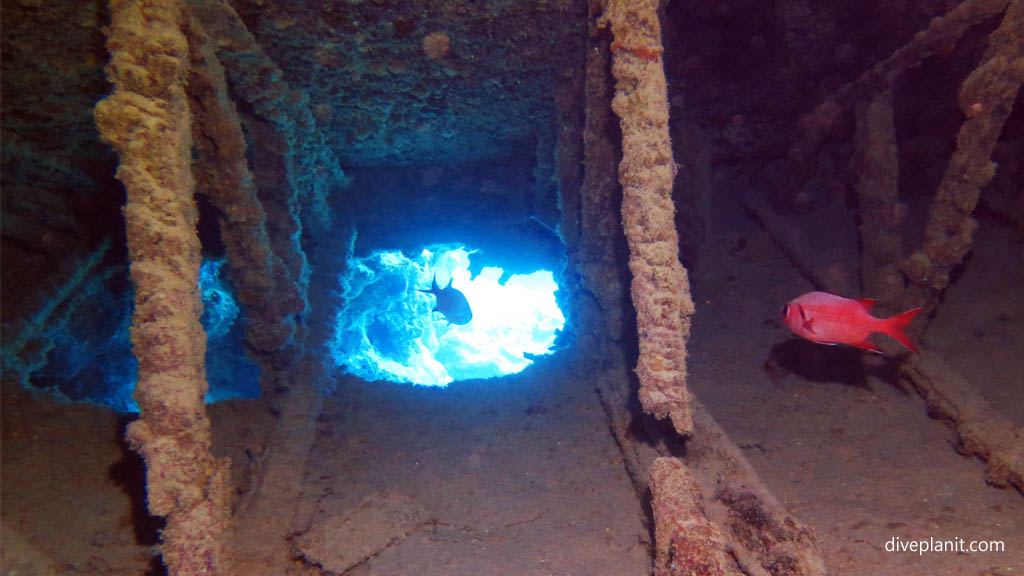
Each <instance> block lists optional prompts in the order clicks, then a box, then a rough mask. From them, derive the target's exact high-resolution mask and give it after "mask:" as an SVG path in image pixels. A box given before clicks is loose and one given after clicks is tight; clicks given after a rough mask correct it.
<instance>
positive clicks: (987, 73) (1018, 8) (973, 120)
mask: <svg viewBox="0 0 1024 576" xmlns="http://www.w3.org/2000/svg"><path fill="white" fill-rule="evenodd" d="M1022 82H1024V0H1013V1H1012V2H1010V5H1009V6H1007V8H1006V13H1005V14H1004V15H1003V21H1002V23H1001V24H1000V25H999V28H998V29H996V30H995V31H994V32H993V33H992V34H991V35H990V36H989V45H988V49H987V50H986V51H985V54H984V55H983V56H982V58H981V63H980V64H978V66H977V67H976V68H975V69H974V71H973V72H971V74H970V75H969V76H968V77H967V79H966V80H964V82H963V84H961V85H960V94H959V98H958V101H959V105H960V110H961V111H963V113H964V114H965V115H966V116H967V119H966V120H964V123H963V124H962V125H961V126H960V132H959V133H958V134H957V136H956V150H955V151H954V152H953V156H952V157H951V158H950V159H949V165H948V166H947V167H946V173H945V174H944V175H943V177H942V181H941V182H940V183H939V189H938V191H937V192H936V193H935V199H934V200H933V201H932V205H931V210H930V212H929V219H928V224H927V226H926V227H925V238H924V246H923V247H922V249H921V250H918V251H917V252H915V253H914V254H912V255H911V256H910V257H909V258H907V260H906V262H905V264H904V268H903V269H904V272H905V273H906V274H907V278H908V280H909V281H910V282H911V283H913V285H914V286H913V287H908V290H907V293H906V294H905V296H904V298H903V300H904V302H903V303H906V302H911V303H914V304H921V303H922V302H923V305H924V308H925V310H924V313H925V314H927V313H929V312H930V311H931V310H934V309H935V307H936V306H938V303H939V298H940V295H941V293H942V291H944V290H945V289H946V287H947V286H948V285H949V274H950V272H951V271H952V270H953V268H954V267H956V266H957V265H958V264H960V262H961V261H962V260H963V258H964V256H966V255H967V252H969V251H970V249H971V243H972V241H973V238H974V230H975V229H976V228H977V227H978V223H977V222H976V221H975V220H974V218H973V217H971V214H972V213H973V212H974V207H975V205H977V203H978V197H979V195H980V194H981V188H982V187H983V186H985V185H986V184H988V183H989V181H990V180H992V177H993V176H995V173H996V165H995V163H994V162H992V160H991V158H992V150H993V148H995V145H996V141H997V140H998V139H999V133H1000V132H1001V131H1002V129H1003V124H1005V123H1006V119H1007V118H1009V116H1010V111H1011V110H1012V109H1013V102H1014V100H1015V99H1016V98H1017V92H1018V91H1019V90H1020V85H1021V83H1022Z"/></svg>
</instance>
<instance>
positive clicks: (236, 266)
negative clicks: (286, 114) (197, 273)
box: [188, 18, 305, 364]
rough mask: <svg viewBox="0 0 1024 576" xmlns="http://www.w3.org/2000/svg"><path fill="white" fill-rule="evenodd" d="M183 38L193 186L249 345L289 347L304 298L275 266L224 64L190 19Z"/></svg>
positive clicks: (266, 349) (268, 349) (265, 349)
mask: <svg viewBox="0 0 1024 576" xmlns="http://www.w3.org/2000/svg"><path fill="white" fill-rule="evenodd" d="M189 40H190V42H189V47H190V51H191V57H192V67H191V76H190V77H189V82H188V93H189V96H190V98H191V108H192V112H193V134H194V136H195V141H196V148H197V150H198V152H199V154H198V159H197V163H196V179H197V183H198V187H199V191H200V192H202V193H204V194H206V195H207V197H209V198H210V201H211V202H212V203H213V205H214V206H215V207H216V208H217V209H218V210H219V213H220V229H221V239H222V240H223V242H224V247H225V250H226V251H227V255H228V259H229V260H230V262H231V266H230V274H231V281H232V283H233V284H234V285H235V288H236V289H237V290H238V295H239V298H240V299H241V300H242V302H243V303H244V304H245V308H246V312H247V313H248V318H249V319H248V326H247V333H246V339H247V341H248V344H249V346H250V347H251V349H252V350H253V351H254V352H256V353H257V354H258V355H260V356H267V355H273V354H275V353H278V352H282V351H283V352H284V353H288V351H287V350H285V348H286V347H287V346H288V345H289V344H291V343H292V338H293V337H294V335H295V331H296V325H297V318H296V316H297V314H299V313H300V312H301V311H302V310H303V309H304V308H305V303H304V302H303V300H302V295H301V294H300V292H299V290H298V288H297V287H296V285H295V284H294V283H292V282H288V281H287V275H286V274H284V273H282V272H283V267H284V264H283V263H282V262H281V259H280V258H279V257H278V256H277V254H275V253H274V252H273V251H272V250H271V249H270V240H269V238H268V235H267V230H266V213H265V212H264V210H263V206H262V205H260V202H259V199H258V198H257V196H256V186H255V184H254V183H253V179H252V174H251V173H250V172H249V166H248V164H247V162H246V160H245V149H246V143H245V135H244V134H243V133H242V127H241V124H240V123H239V120H238V114H237V113H236V111H235V105H234V102H233V101H232V100H231V98H230V96H229V95H228V88H227V82H226V81H225V79H224V69H223V67H221V65H220V62H219V61H218V60H217V57H216V56H215V54H214V47H213V46H212V45H211V43H210V41H209V38H208V37H207V35H206V33H205V31H204V30H203V29H202V27H201V25H200V23H199V22H198V21H197V20H196V19H195V18H193V19H192V20H191V21H190V23H189ZM271 363H272V364H273V363H274V361H273V359H271Z"/></svg>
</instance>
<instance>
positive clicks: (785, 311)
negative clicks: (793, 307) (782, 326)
mask: <svg viewBox="0 0 1024 576" xmlns="http://www.w3.org/2000/svg"><path fill="white" fill-rule="evenodd" d="M788 315H789V304H786V305H785V306H783V307H782V317H783V318H785V317H786V316H788Z"/></svg>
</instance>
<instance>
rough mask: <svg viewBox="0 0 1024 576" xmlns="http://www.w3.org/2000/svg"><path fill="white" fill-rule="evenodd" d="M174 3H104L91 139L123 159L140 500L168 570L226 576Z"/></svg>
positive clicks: (222, 499)
mask: <svg viewBox="0 0 1024 576" xmlns="http://www.w3.org/2000/svg"><path fill="white" fill-rule="evenodd" d="M183 14H184V12H183V8H182V4H181V2H178V1H152V0H151V1H145V0H112V1H111V2H110V15H111V23H110V26H109V28H108V29H107V48H108V50H109V51H110V54H111V60H110V63H109V65H108V66H107V76H108V78H109V79H110V81H111V82H112V83H113V84H114V92H113V94H111V95H110V96H108V97H107V98H105V99H104V100H102V101H100V102H99V103H98V104H97V105H96V109H95V116H96V124H97V126H98V127H99V130H100V134H101V135H102V136H103V138H104V139H105V140H106V141H108V142H110V143H111V144H112V145H113V146H114V148H115V149H116V150H117V152H118V154H119V155H120V159H121V163H120V166H119V168H118V170H117V177H118V179H120V180H121V181H122V182H123V183H124V186H125V189H126V191H127V202H126V205H125V208H124V218H125V227H126V234H127V243H128V255H129V259H130V261H131V279H132V282H133V284H134V286H135V311H134V314H133V317H132V347H133V351H134V354H135V357H136V358H137V359H138V361H139V371H138V374H139V381H138V385H137V388H136V391H135V399H136V401H137V402H138V404H139V409H140V419H139V420H137V421H135V422H133V423H132V424H131V425H130V426H129V427H128V432H127V437H128V440H129V442H130V443H131V445H132V446H133V448H135V449H136V450H138V451H139V452H140V453H141V454H142V455H143V457H144V458H145V460H146V474H147V476H146V478H147V490H148V494H147V500H148V503H149V510H150V512H151V513H152V514H156V515H159V516H165V517H166V518H167V526H166V528H165V529H164V530H163V534H162V536H163V542H162V544H161V552H162V553H163V558H164V562H165V563H166V565H167V567H168V570H169V572H170V573H171V574H174V575H179V574H180V575H190V576H191V575H196V574H225V573H229V569H228V566H227V558H226V550H225V548H224V547H223V544H222V539H221V535H222V533H223V532H224V529H225V527H226V524H227V521H228V519H229V517H230V511H229V492H228V490H229V480H230V478H229V476H230V474H229V470H228V463H227V461H226V460H225V461H218V460H216V459H215V458H214V457H213V455H212V454H211V452H210V443H211V440H210V422H209V420H208V419H207V417H206V407H205V404H204V400H203V397H204V395H205V394H206V389H207V385H206V374H205V366H204V357H205V353H206V334H205V333H204V332H203V327H202V325H201V324H200V322H199V317H200V314H201V312H202V302H201V300H200V296H199V265H200V259H201V255H200V246H199V238H198V237H197V235H196V222H197V219H198V213H197V210H196V206H195V201H194V199H193V197H192V188H193V180H192V173H191V161H192V134H191V130H190V122H191V120H190V115H189V109H188V100H187V98H186V96H185V82H186V79H187V77H188V71H189V56H188V41H187V40H186V38H185V35H184V34H183V33H182V26H183V25H184V17H183Z"/></svg>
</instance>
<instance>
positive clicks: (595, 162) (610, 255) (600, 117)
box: [562, 0, 628, 355]
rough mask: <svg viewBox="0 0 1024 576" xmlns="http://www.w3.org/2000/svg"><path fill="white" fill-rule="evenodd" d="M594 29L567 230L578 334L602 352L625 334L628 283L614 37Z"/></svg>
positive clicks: (593, 6) (594, 8)
mask: <svg viewBox="0 0 1024 576" xmlns="http://www.w3.org/2000/svg"><path fill="white" fill-rule="evenodd" d="M603 8H604V2H600V1H597V0H595V1H593V2H590V11H591V14H597V13H600V12H601V10H603ZM592 32H593V33H592V34H591V37H590V39H589V41H588V43H589V46H588V50H587V51H586V54H587V60H586V75H585V78H583V79H582V80H583V86H582V88H583V97H584V102H585V109H586V112H585V117H584V120H583V134H582V141H583V143H584V149H583V181H582V183H581V184H580V185H579V193H578V195H576V196H574V201H573V202H568V203H565V205H563V209H562V212H563V218H564V219H565V221H564V222H563V224H562V231H563V237H564V238H565V240H566V252H567V254H568V255H569V260H570V262H571V264H572V265H573V267H574V268H575V270H576V272H577V273H578V274H579V275H580V279H581V286H580V289H579V290H578V291H577V292H578V293H579V294H578V296H577V297H578V298H579V300H580V301H579V303H578V306H579V307H578V310H577V314H578V318H577V319H576V320H577V329H578V338H579V339H580V340H581V347H582V348H583V349H587V350H595V351H600V350H606V347H607V346H609V345H612V344H614V343H615V342H617V341H618V340H619V339H620V338H621V337H622V332H623V318H624V315H625V310H624V309H623V306H624V305H625V303H624V295H625V294H624V290H623V287H624V286H625V285H626V282H627V281H628V279H627V278H626V275H625V270H624V269H623V268H622V267H621V266H620V265H619V262H620V261H621V260H620V258H622V257H624V256H625V250H626V248H625V242H624V238H623V237H622V232H621V226H620V224H619V202H620V199H619V196H618V182H617V180H616V174H615V164H616V160H617V154H616V150H615V143H614V142H613V141H612V138H611V136H612V132H611V128H612V121H613V116H612V110H611V106H610V103H609V99H608V95H609V92H610V90H609V89H610V88H611V78H610V76H609V74H608V63H609V55H608V54H609V51H608V45H609V43H610V42H611V39H610V38H609V34H608V33H607V32H603V31H600V30H593V31H592ZM577 165H578V164H577ZM563 196H564V195H563ZM598 354H599V355H604V353H603V352H598Z"/></svg>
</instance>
